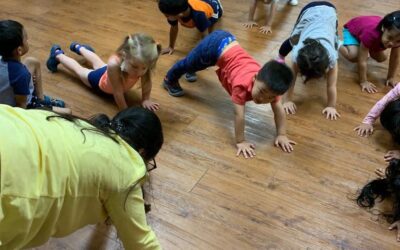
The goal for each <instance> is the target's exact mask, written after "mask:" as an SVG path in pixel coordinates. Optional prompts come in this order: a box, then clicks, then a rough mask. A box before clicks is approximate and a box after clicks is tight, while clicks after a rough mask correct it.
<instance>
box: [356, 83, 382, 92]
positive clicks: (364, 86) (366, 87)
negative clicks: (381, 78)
mask: <svg viewBox="0 0 400 250" xmlns="http://www.w3.org/2000/svg"><path fill="white" fill-rule="evenodd" d="M360 86H361V91H362V92H364V91H366V92H368V93H370V94H374V93H376V92H378V90H377V89H376V86H375V84H373V83H372V82H368V81H365V82H362V83H360Z"/></svg>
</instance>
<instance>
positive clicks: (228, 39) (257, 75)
mask: <svg viewBox="0 0 400 250" xmlns="http://www.w3.org/2000/svg"><path fill="white" fill-rule="evenodd" d="M214 65H217V66H218V67H219V69H218V70H217V75H218V78H219V80H220V81H221V83H222V86H223V87H224V88H225V90H226V91H227V92H228V93H229V95H230V96H231V98H232V102H233V103H234V106H235V136H236V147H237V155H240V154H241V153H243V155H244V157H245V158H248V157H253V156H255V150H254V144H252V143H248V142H246V141H245V138H244V124H245V123H244V112H245V104H246V102H248V101H254V102H255V103H257V104H264V103H271V107H272V110H273V112H274V119H275V124H276V130H277V134H278V135H277V137H276V139H275V146H279V147H280V148H281V149H282V150H283V151H285V152H288V153H289V152H291V151H292V150H293V146H292V145H294V144H296V143H295V142H294V141H291V140H289V139H288V138H287V136H286V115H285V111H284V109H283V106H282V103H281V101H280V95H282V94H284V93H285V92H286V91H287V90H288V89H289V87H290V84H291V82H292V80H293V73H292V71H291V70H290V69H289V68H288V67H287V66H286V65H285V64H281V63H278V62H276V61H270V62H268V63H266V64H265V65H264V66H263V67H262V68H261V66H260V65H259V64H258V63H257V62H256V61H255V60H254V59H253V58H252V57H251V56H250V55H249V54H248V53H247V52H246V51H244V50H243V49H242V47H240V45H239V43H238V42H237V41H236V39H235V37H234V36H233V35H232V34H230V33H229V32H226V31H223V30H217V31H214V32H213V33H211V34H210V35H208V36H207V37H206V38H204V39H203V40H202V41H201V42H200V43H199V44H198V45H197V46H196V47H195V48H194V49H193V50H192V51H191V52H190V53H189V54H188V55H187V57H185V58H184V59H182V60H180V61H178V62H177V63H176V64H175V65H174V66H172V68H171V69H170V70H169V71H168V73H167V76H166V77H165V79H164V82H163V86H164V88H165V89H166V90H167V91H168V93H169V94H170V95H172V96H175V97H177V96H182V95H183V94H184V92H183V89H182V88H181V86H180V84H179V78H180V77H181V76H182V75H183V74H185V72H197V71H200V70H204V69H206V68H208V67H210V66H214Z"/></svg>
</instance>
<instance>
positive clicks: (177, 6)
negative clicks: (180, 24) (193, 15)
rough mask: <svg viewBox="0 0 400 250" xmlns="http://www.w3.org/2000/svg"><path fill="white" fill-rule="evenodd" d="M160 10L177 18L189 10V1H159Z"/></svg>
mask: <svg viewBox="0 0 400 250" xmlns="http://www.w3.org/2000/svg"><path fill="white" fill-rule="evenodd" d="M158 8H159V9H160V11H161V12H162V13H164V14H167V15H173V16H176V15H178V14H179V13H182V12H184V11H185V10H187V9H188V8H189V3H188V0H159V1H158Z"/></svg>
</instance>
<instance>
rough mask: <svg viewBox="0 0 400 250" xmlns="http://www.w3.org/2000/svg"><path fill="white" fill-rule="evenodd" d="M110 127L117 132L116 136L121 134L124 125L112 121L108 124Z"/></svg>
mask: <svg viewBox="0 0 400 250" xmlns="http://www.w3.org/2000/svg"><path fill="white" fill-rule="evenodd" d="M110 127H111V128H112V129H113V130H114V131H115V132H117V134H119V133H121V131H122V129H123V128H124V125H123V124H122V122H121V121H112V122H110Z"/></svg>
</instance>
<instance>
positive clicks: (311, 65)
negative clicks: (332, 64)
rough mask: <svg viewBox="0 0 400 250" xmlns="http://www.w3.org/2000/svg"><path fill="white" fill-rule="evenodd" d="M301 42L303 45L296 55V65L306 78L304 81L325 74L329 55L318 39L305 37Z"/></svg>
mask: <svg viewBox="0 0 400 250" xmlns="http://www.w3.org/2000/svg"><path fill="white" fill-rule="evenodd" d="M303 43H304V47H303V48H301V49H300V50H299V53H298V55H297V66H298V68H299V71H300V74H301V75H303V76H305V78H306V79H305V81H304V82H307V81H308V80H310V79H313V78H320V77H322V76H324V75H325V73H326V71H327V69H328V67H329V56H328V51H327V50H326V49H325V48H324V46H322V44H321V43H320V42H319V41H317V40H315V39H312V38H307V39H306V40H305V41H304V42H303Z"/></svg>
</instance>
